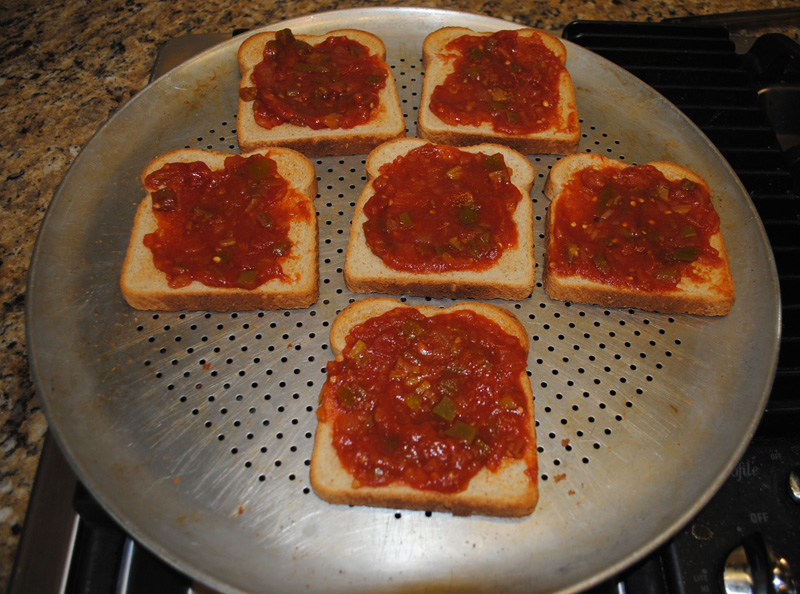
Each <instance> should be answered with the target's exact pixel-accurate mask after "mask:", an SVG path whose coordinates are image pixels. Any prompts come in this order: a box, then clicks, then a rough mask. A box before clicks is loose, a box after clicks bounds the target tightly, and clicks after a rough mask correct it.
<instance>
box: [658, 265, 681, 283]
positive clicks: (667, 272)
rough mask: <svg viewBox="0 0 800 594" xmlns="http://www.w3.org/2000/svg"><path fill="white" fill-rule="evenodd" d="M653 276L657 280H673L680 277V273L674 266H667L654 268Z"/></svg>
mask: <svg viewBox="0 0 800 594" xmlns="http://www.w3.org/2000/svg"><path fill="white" fill-rule="evenodd" d="M655 277H656V279H658V280H675V279H678V278H680V277H681V273H680V272H679V271H678V269H677V268H675V267H674V266H667V267H665V268H659V269H658V270H656V273H655Z"/></svg>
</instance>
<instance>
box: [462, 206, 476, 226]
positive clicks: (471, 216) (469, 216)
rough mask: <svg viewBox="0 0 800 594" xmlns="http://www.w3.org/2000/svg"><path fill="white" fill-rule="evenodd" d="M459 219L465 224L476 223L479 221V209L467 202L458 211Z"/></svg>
mask: <svg viewBox="0 0 800 594" xmlns="http://www.w3.org/2000/svg"><path fill="white" fill-rule="evenodd" d="M458 220H459V221H461V222H462V223H463V224H464V225H474V224H475V223H476V222H478V209H477V207H475V206H472V205H470V204H465V205H464V206H462V207H461V210H459V212H458Z"/></svg>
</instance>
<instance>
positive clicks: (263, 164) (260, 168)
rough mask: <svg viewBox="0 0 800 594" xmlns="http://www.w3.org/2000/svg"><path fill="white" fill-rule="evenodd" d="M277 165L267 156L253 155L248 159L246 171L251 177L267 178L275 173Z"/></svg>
mask: <svg viewBox="0 0 800 594" xmlns="http://www.w3.org/2000/svg"><path fill="white" fill-rule="evenodd" d="M276 169H277V165H276V164H275V161H273V160H272V159H269V158H267V157H261V156H253V157H250V158H249V159H247V163H246V164H245V173H246V174H247V176H248V177H249V178H250V179H267V178H268V177H272V176H273V175H275V170H276Z"/></svg>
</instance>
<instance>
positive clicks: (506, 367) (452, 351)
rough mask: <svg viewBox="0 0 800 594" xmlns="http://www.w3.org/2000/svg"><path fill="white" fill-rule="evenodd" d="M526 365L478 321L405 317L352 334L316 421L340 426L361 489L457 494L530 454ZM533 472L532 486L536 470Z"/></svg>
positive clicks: (494, 327)
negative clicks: (399, 487)
mask: <svg viewBox="0 0 800 594" xmlns="http://www.w3.org/2000/svg"><path fill="white" fill-rule="evenodd" d="M526 365H527V352H526V350H525V349H524V348H523V346H522V345H521V344H520V340H519V339H518V338H517V337H514V336H512V335H510V334H508V333H506V332H505V331H504V330H503V329H502V328H501V327H500V326H499V325H498V324H496V323H495V322H494V321H492V320H490V319H488V318H486V317H484V316H482V315H480V314H478V313H476V312H474V311H468V310H456V311H453V312H449V313H442V314H436V315H432V316H425V315H423V314H422V313H420V312H419V311H418V310H417V309H415V308H410V307H398V308H394V309H391V310H389V311H387V312H386V313H383V314H381V315H379V316H376V317H372V318H369V319H367V320H366V321H364V322H362V323H360V324H358V325H357V326H354V327H353V328H352V329H351V330H350V332H349V334H348V335H347V337H346V346H345V348H344V350H343V352H342V357H337V360H336V361H332V362H330V363H328V367H327V372H328V380H327V382H326V384H325V386H324V387H323V389H322V393H321V395H320V399H321V403H322V406H321V407H320V408H319V409H318V413H317V414H318V417H319V419H320V422H330V421H331V418H330V417H331V416H332V417H333V419H332V420H333V444H334V447H335V449H336V452H337V454H338V457H339V459H340V461H341V463H342V465H343V466H344V467H345V468H346V469H347V470H348V472H349V473H350V474H351V475H352V476H353V478H354V486H384V485H391V484H397V483H399V484H405V485H408V486H410V487H413V488H416V489H422V490H430V491H437V492H443V493H455V492H460V491H463V490H464V489H466V487H467V485H468V484H469V481H470V480H471V479H472V477H474V476H475V475H476V474H477V473H478V472H479V471H480V470H481V469H483V468H488V469H489V470H490V471H496V470H498V469H499V468H500V467H501V465H502V464H503V463H504V461H506V460H508V459H509V458H512V459H515V460H516V459H521V458H523V456H524V454H525V452H526V450H527V449H528V446H529V442H530V440H531V439H532V437H531V436H530V427H531V419H530V417H529V415H530V414H532V412H529V411H530V403H527V402H526V398H527V396H526V393H525V391H524V390H523V388H522V386H521V381H520V377H521V376H525V374H526ZM526 379H527V378H526ZM532 463H533V462H532ZM526 472H527V474H528V477H529V478H530V480H531V481H533V482H535V481H536V468H530V467H529V468H528V470H527V471H526Z"/></svg>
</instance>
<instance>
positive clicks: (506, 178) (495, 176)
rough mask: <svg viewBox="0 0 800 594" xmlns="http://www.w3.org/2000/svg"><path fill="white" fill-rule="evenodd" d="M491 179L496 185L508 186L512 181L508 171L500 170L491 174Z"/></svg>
mask: <svg viewBox="0 0 800 594" xmlns="http://www.w3.org/2000/svg"><path fill="white" fill-rule="evenodd" d="M489 179H490V180H492V181H493V182H494V183H500V184H506V183H508V182H510V181H511V176H510V175H509V174H508V169H500V170H499V171H492V172H491V173H489Z"/></svg>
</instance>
